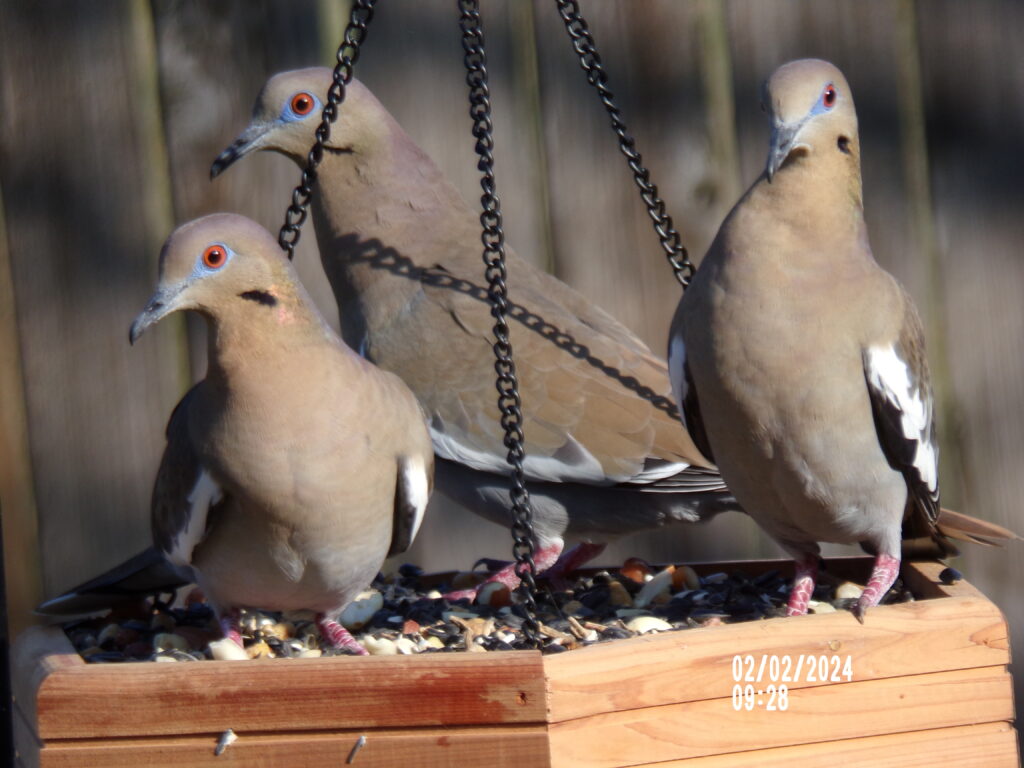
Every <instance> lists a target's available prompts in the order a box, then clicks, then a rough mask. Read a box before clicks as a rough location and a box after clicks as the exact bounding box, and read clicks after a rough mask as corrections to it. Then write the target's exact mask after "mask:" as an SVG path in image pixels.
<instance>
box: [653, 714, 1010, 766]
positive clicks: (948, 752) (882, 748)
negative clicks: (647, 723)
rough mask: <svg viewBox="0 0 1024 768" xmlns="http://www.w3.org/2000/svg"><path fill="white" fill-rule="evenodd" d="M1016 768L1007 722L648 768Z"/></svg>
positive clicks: (658, 764) (872, 737) (735, 754)
mask: <svg viewBox="0 0 1024 768" xmlns="http://www.w3.org/2000/svg"><path fill="white" fill-rule="evenodd" d="M839 763H842V765H843V767H844V768H1018V766H1019V765H1020V763H1019V761H1018V755H1017V732H1016V731H1015V730H1014V728H1013V726H1011V725H1010V724H1009V723H984V724H982V725H961V726H956V727H953V728H934V729H930V730H927V731H912V732H911V733H893V734H886V735H885V736H867V737H865V738H861V739H842V740H840V741H827V742H822V743H819V744H800V745H798V746H795V747H776V748H773V749H759V750H757V751H756V752H735V753H733V754H730V755H713V756H710V757H695V758H690V759H688V760H670V761H668V762H661V763H647V764H646V765H647V768H750V766H753V765H756V766H758V768H792V767H793V766H794V765H798V766H800V768H834V766H836V765H837V764H839Z"/></svg>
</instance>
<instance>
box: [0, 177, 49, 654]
mask: <svg viewBox="0 0 1024 768" xmlns="http://www.w3.org/2000/svg"><path fill="white" fill-rule="evenodd" d="M16 319H17V318H16V316H15V307H14V285H13V283H12V281H11V265H10V250H9V249H8V247H7V228H6V224H5V219H4V207H3V199H2V196H0V456H2V457H3V459H2V460H0V514H2V515H3V541H4V580H5V583H6V587H7V603H6V605H7V613H8V622H7V623H8V636H9V637H10V638H14V637H17V635H18V633H19V632H21V630H23V629H25V627H26V626H28V625H29V624H30V623H31V620H30V618H29V617H30V614H31V611H32V608H33V607H34V606H35V605H36V604H37V603H38V601H39V599H40V598H41V597H42V594H41V588H42V587H41V578H40V577H41V574H40V570H39V526H38V523H37V520H36V504H35V496H34V494H33V491H32V462H31V459H30V456H29V447H28V417H27V414H26V412H25V390H24V387H23V382H22V373H21V349H20V345H19V343H18V326H17V322H16Z"/></svg>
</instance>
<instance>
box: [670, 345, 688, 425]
mask: <svg viewBox="0 0 1024 768" xmlns="http://www.w3.org/2000/svg"><path fill="white" fill-rule="evenodd" d="M685 366H686V343H685V342H684V341H683V334H681V333H677V334H676V335H675V336H673V337H672V340H671V341H670V342H669V345H668V378H669V381H671V382H672V396H673V397H675V399H676V407H677V408H678V409H679V418H680V419H681V420H682V422H683V426H684V427H686V429H687V431H689V427H687V425H686V414H685V413H683V403H684V402H686V395H687V394H689V393H688V391H687V386H686V376H685V375H684V368H685Z"/></svg>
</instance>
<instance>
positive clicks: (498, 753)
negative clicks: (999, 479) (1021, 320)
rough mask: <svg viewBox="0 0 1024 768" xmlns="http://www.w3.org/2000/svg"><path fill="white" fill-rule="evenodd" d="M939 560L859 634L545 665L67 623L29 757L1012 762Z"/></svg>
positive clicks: (847, 562)
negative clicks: (102, 644) (75, 631)
mask: <svg viewBox="0 0 1024 768" xmlns="http://www.w3.org/2000/svg"><path fill="white" fill-rule="evenodd" d="M739 565H740V564H738V563H717V564H713V565H705V566H695V568H696V570H697V571H698V573H704V574H706V573H711V572H713V571H720V570H723V569H731V568H733V567H737V566H739ZM790 566H791V564H787V563H785V562H775V561H766V562H757V563H743V564H742V568H743V569H744V570H745V571H746V572H747V573H750V574H757V573H759V572H764V571H766V570H770V569H773V568H777V569H780V570H784V569H786V568H787V567H790ZM828 568H829V571H830V572H831V573H834V574H836V575H838V576H840V577H843V576H846V575H847V574H849V575H850V576H854V575H855V574H863V573H864V572H867V570H868V568H869V560H868V559H866V558H840V559H835V560H831V561H829V564H828ZM941 569H942V566H941V565H940V564H938V563H911V564H907V565H906V566H905V568H904V574H903V575H904V581H905V583H906V585H907V587H908V588H909V589H910V590H911V591H912V592H913V593H914V595H915V596H916V598H917V599H916V601H914V602H908V603H900V604H894V605H886V606H880V607H877V608H872V609H871V610H870V611H869V613H868V616H867V619H866V623H865V624H864V625H863V626H861V625H860V624H858V623H857V621H856V620H855V619H854V618H853V617H852V616H851V615H850V614H849V613H848V612H846V611H839V612H837V613H831V614H824V615H810V616H804V617H799V618H778V619H767V620H762V621H751V622H746V623H739V624H723V625H719V626H711V627H706V628H701V629H690V630H682V631H678V632H665V633H662V634H657V635H647V636H642V637H636V638H632V639H628V640H619V641H614V642H609V643H601V644H597V645H593V646H589V647H586V648H581V649H578V650H575V651H570V652H567V653H561V654H556V655H547V656H542V655H541V654H540V653H539V652H537V651H510V652H491V653H464V654H463V653H444V654H438V653H434V654H424V655H415V656H388V657H362V658H357V657H333V658H322V659H288V660H285V659H263V660H253V661H249V662H231V661H204V662H195V663H178V664H158V663H148V662H140V663H124V664H86V663H85V662H84V661H83V660H82V658H81V657H80V656H79V655H78V654H77V653H76V652H75V651H74V650H73V649H72V647H71V644H70V642H69V641H68V639H67V637H66V636H65V635H64V633H63V632H62V631H61V630H60V629H58V628H49V629H35V630H33V631H30V632H28V633H26V634H24V635H23V636H22V637H21V638H20V640H19V642H18V644H17V645H16V647H15V652H14V656H15V707H16V715H15V728H16V741H17V745H18V753H19V761H20V762H19V763H18V765H19V766H41V768H57V767H58V766H61V767H64V766H66V767H67V768H93V767H95V768H100V767H101V766H102V768H115V767H117V766H125V767H127V766H132V768H135V766H141V765H166V764H173V765H175V766H178V768H185V767H186V766H188V767H192V766H224V765H244V766H264V765H265V766H279V765H287V766H290V768H300V767H301V766H323V765H346V764H350V765H355V766H362V768H372V766H379V767H382V766H396V765H414V766H419V767H421V768H432V767H435V766H466V765H487V766H495V767H498V766H514V767H515V768H533V767H534V766H537V767H538V768H541V767H545V768H547V767H550V768H612V767H613V766H643V765H651V766H653V765H658V766H660V767H661V768H668V767H669V766H671V768H683V766H686V767H687V768H690V766H692V767H693V768H727V767H728V768H733V767H734V766H764V767H767V766H775V765H778V766H786V767H787V768H789V767H790V766H793V765H799V766H801V768H808V767H810V766H819V765H820V766H835V765H843V766H844V767H845V768H855V767H856V766H876V765H879V764H880V761H885V764H887V765H888V764H892V765H900V766H901V768H911V767H912V766H930V767H931V768H934V767H936V766H956V768H966V766H984V767H985V768H1001V767H1002V766H1005V767H1006V768H1016V766H1018V764H1019V763H1018V752H1017V739H1016V733H1015V730H1014V728H1013V724H1012V721H1013V717H1014V711H1013V698H1012V681H1011V678H1010V674H1009V672H1008V670H1007V664H1008V663H1009V661H1010V654H1009V650H1008V649H1009V638H1008V635H1007V627H1006V621H1005V620H1004V618H1003V616H1002V614H1001V613H1000V611H999V609H998V608H997V607H996V606H995V605H994V604H993V603H992V602H990V601H989V600H988V599H987V598H986V597H985V596H984V595H982V594H981V593H980V592H979V591H978V590H977V589H975V588H974V587H972V586H971V585H970V584H967V583H966V582H959V583H957V584H954V585H949V586H947V585H943V584H941V583H940V582H939V581H938V574H939V572H940V571H941ZM748 656H749V657H750V659H748V658H747V657H748ZM737 658H738V660H737ZM773 659H774V661H773ZM801 659H802V660H803V661H802V662H801ZM762 660H764V668H763V669H762ZM798 665H800V669H799V671H798ZM787 670H788V672H789V674H788V675H785V673H786V671H787ZM811 670H813V672H812V671H811ZM822 672H825V674H821V673H822ZM759 675H760V680H758V676H759ZM784 676H787V677H788V678H789V681H788V682H785V681H784V679H783V677H784ZM737 678H739V679H737ZM748 679H749V682H748ZM748 684H749V685H751V686H752V691H753V694H752V695H751V696H750V697H749V703H748V697H747V696H746V695H745V694H744V691H745V688H746V686H747V685H748ZM783 684H784V685H786V688H787V693H786V703H785V708H784V709H783V708H782V707H781V706H780V704H781V700H780V698H779V695H778V690H779V686H780V685H783ZM769 685H774V686H775V689H774V690H775V691H776V695H775V701H774V708H770V706H769V698H770V696H769V694H768V693H767V691H768V686H769ZM736 686H740V695H739V697H738V698H736V697H734V689H735V687H736ZM758 691H760V693H758ZM748 707H749V709H748ZM228 729H231V731H232V732H233V734H234V735H235V736H236V737H237V738H236V739H234V740H233V741H232V742H231V743H230V744H228V745H227V746H226V747H224V748H223V750H222V751H221V754H220V755H219V756H217V755H215V752H216V751H217V745H218V743H219V742H224V741H227V739H224V738H223V736H224V733H225V732H226V731H227V730H228ZM346 760H347V761H348V762H347V763H346Z"/></svg>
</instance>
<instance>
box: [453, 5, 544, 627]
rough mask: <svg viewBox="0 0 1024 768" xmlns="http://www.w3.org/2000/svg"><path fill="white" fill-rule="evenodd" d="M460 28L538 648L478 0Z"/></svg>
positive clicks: (525, 575) (521, 565)
mask: <svg viewBox="0 0 1024 768" xmlns="http://www.w3.org/2000/svg"><path fill="white" fill-rule="evenodd" d="M458 3H459V12H460V19H459V28H460V29H461V30H462V49H463V50H464V51H465V52H466V55H465V59H464V61H465V64H466V84H467V85H468V86H469V115H470V117H472V118H473V136H474V137H475V138H476V153H477V155H479V156H480V160H479V161H478V162H477V168H478V169H479V170H480V172H481V174H482V177H481V179H480V186H481V187H482V188H483V191H484V194H483V196H482V197H481V198H480V202H481V204H482V205H483V213H481V214H480V223H481V225H482V227H483V233H482V235H481V240H482V242H483V245H484V251H483V259H484V264H485V265H486V269H485V272H484V275H485V276H486V278H487V285H488V291H487V295H488V298H489V299H490V302H491V316H492V317H494V336H495V338H496V339H497V341H496V342H495V344H494V357H495V362H494V370H495V371H496V372H497V374H498V378H497V388H498V408H499V409H500V411H501V426H502V427H504V429H505V440H504V442H505V447H506V448H507V449H508V457H507V458H508V463H509V465H510V467H511V468H512V472H511V479H510V484H511V497H512V538H513V539H514V541H515V543H514V544H513V547H512V555H513V557H514V558H515V562H516V565H515V570H516V574H517V575H518V576H519V578H520V579H521V582H520V585H519V594H520V596H521V598H522V602H523V605H524V607H525V612H526V616H525V621H524V622H523V631H524V632H525V634H526V637H527V639H528V640H529V641H530V642H531V643H532V644H533V645H534V646H535V647H540V645H541V644H542V642H543V641H542V639H541V635H540V626H539V625H538V623H537V618H536V616H537V601H536V598H535V595H536V593H537V584H536V581H535V578H534V577H535V576H536V573H537V566H536V564H535V563H534V562H533V554H534V551H535V548H536V543H535V542H536V538H535V535H534V531H533V511H532V510H531V508H530V494H529V492H528V491H527V490H526V476H525V473H524V471H523V461H524V459H525V458H526V452H525V451H524V449H523V426H522V425H523V413H522V403H521V400H520V397H519V384H518V381H517V379H516V366H515V363H514V362H513V360H512V342H511V341H510V339H509V328H508V322H507V320H506V317H507V315H508V311H509V301H508V287H507V285H506V279H507V276H508V274H507V272H506V269H505V233H504V231H503V230H502V221H501V201H500V200H499V199H498V195H497V191H496V186H495V181H494V155H493V154H492V153H493V150H494V138H493V135H492V128H493V126H492V124H491V95H490V89H489V88H488V86H487V56H486V54H485V52H484V29H483V21H482V19H481V18H480V6H479V0H458Z"/></svg>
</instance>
